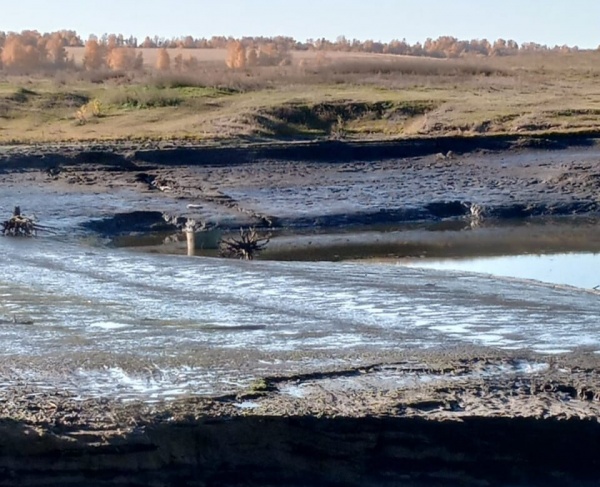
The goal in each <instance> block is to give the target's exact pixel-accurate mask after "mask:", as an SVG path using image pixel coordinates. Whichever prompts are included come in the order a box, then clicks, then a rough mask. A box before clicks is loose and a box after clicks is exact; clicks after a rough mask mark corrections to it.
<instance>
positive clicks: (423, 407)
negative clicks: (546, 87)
mask: <svg viewBox="0 0 600 487" xmlns="http://www.w3.org/2000/svg"><path fill="white" fill-rule="evenodd" d="M563 142H564V141H563ZM28 150H29V151H30V152H27V151H28ZM38 150H39V149H35V150H32V149H27V148H15V149H12V150H10V151H7V152H5V153H4V154H3V155H2V157H1V158H0V159H1V160H2V162H1V163H0V171H2V170H1V168H2V167H4V168H5V169H4V170H3V171H2V172H1V174H0V184H1V185H2V187H3V188H7V189H8V190H11V191H14V196H15V197H19V196H20V195H21V196H24V195H31V194H32V193H34V194H38V195H39V194H42V196H40V197H39V198H40V201H43V200H44V198H51V197H52V196H53V195H56V197H57V200H54V201H58V203H55V204H54V203H52V204H48V205H46V207H44V208H36V209H35V211H36V213H38V218H39V219H40V221H43V222H47V223H50V224H52V225H54V226H56V227H57V228H59V229H61V230H64V231H65V232H71V233H72V234H74V235H75V238H82V237H86V238H89V236H90V235H98V236H100V237H111V238H112V237H115V236H117V235H130V234H132V233H147V232H149V231H158V230H162V231H169V228H168V226H167V227H166V228H165V227H164V226H163V227H160V226H159V225H158V224H159V223H160V222H161V220H162V222H163V224H164V219H162V212H163V211H165V212H167V213H169V214H170V215H172V216H175V217H182V218H187V217H191V218H196V219H199V220H202V221H204V222H206V223H207V225H219V227H220V228H222V229H224V230H225V231H227V230H228V229H230V230H231V229H235V228H237V227H238V226H240V225H256V226H257V227H259V228H263V229H265V230H269V231H274V232H279V234H280V238H279V242H278V240H277V238H275V239H274V240H273V246H272V252H273V254H272V257H273V256H274V255H275V254H276V252H277V249H278V246H279V248H280V249H283V250H282V252H284V253H285V252H289V251H293V249H294V247H295V248H300V249H301V250H302V251H303V252H307V250H306V249H307V248H309V247H310V246H312V245H314V243H315V242H317V243H318V242H323V241H328V242H329V243H326V244H325V245H323V246H324V247H327V245H329V244H330V243H331V241H332V239H333V241H335V239H336V238H340V237H339V234H340V233H341V232H349V235H350V237H349V238H350V239H357V238H358V237H357V235H358V233H357V231H356V230H357V229H359V228H363V227H364V226H365V225H366V226H368V227H369V229H370V230H372V229H373V228H377V226H378V225H383V226H384V227H385V231H383V232H379V233H378V232H375V233H374V234H371V235H370V236H367V238H366V239H365V245H366V246H368V245H371V244H372V243H373V240H374V239H377V238H381V237H382V235H385V237H384V238H387V239H390V242H388V243H389V245H392V246H393V245H394V244H396V243H398V241H399V240H402V241H403V242H406V241H409V240H410V239H407V238H406V234H404V233H403V232H399V235H398V237H397V238H398V239H395V236H390V232H389V228H390V225H392V226H394V225H396V226H398V227H400V228H402V226H403V225H404V226H405V225H411V224H421V223H423V222H426V223H429V224H433V223H436V224H449V225H452V226H453V227H455V226H457V225H458V226H460V227H461V229H463V230H460V231H459V233H460V232H462V233H460V238H461V239H463V240H464V241H465V245H467V246H468V244H470V245H472V241H471V240H472V239H470V238H469V236H470V235H476V236H479V238H481V239H483V236H485V235H487V234H489V235H491V236H488V238H489V240H490V245H492V243H493V241H494V240H495V238H496V237H497V234H496V236H494V231H496V232H497V230H492V229H491V228H492V227H493V228H497V224H498V223H499V222H502V221H505V220H507V219H514V218H518V219H520V221H523V222H527V221H528V219H529V220H530V221H534V220H535V219H536V218H537V219H539V218H541V219H548V218H559V219H562V218H573V217H576V218H578V219H587V220H586V221H588V222H591V223H590V225H589V229H588V232H587V233H586V232H584V235H583V236H581V237H577V235H561V233H560V232H558V234H555V235H552V230H548V232H544V230H543V229H541V230H540V228H541V227H536V230H537V231H539V232H540V238H542V239H543V238H546V239H548V242H550V241H553V240H552V239H554V241H555V242H559V243H560V242H562V241H563V238H564V239H569V238H572V239H573V240H577V239H578V238H579V239H580V240H579V242H580V243H579V245H581V247H582V248H583V247H585V248H586V249H588V250H591V249H595V248H596V247H597V246H598V245H599V244H598V239H597V238H596V237H595V236H594V235H595V233H594V232H595V231H596V230H595V223H594V222H595V219H596V218H598V216H599V215H598V209H599V206H598V205H599V204H600V203H599V201H598V198H597V193H598V188H599V186H600V176H599V174H600V150H598V149H597V148H596V146H595V145H593V144H589V143H586V145H585V146H577V147H570V148H568V147H567V148H564V149H562V150H531V149H523V148H520V147H518V146H517V147H512V148H510V150H506V151H500V152H487V149H486V151H485V152H482V151H481V148H476V150H470V151H466V152H465V153H460V152H454V153H452V154H447V153H446V152H444V155H439V154H436V153H435V152H437V147H436V148H435V149H432V150H430V153H429V154H427V151H423V153H420V154H417V155H415V154H412V155H411V154H409V153H408V152H407V156H406V157H401V156H399V155H398V153H393V154H392V155H393V157H391V158H374V159H372V160H369V158H368V157H360V158H357V159H358V160H354V159H353V157H352V155H351V154H350V155H347V154H346V153H345V152H344V154H346V155H345V156H344V157H343V158H341V159H342V160H340V161H338V162H333V161H331V160H318V161H315V160H312V161H311V160H307V159H303V157H301V156H302V155H303V154H302V153H299V154H297V155H298V157H293V150H291V151H290V152H291V153H292V154H291V155H290V154H288V156H289V157H287V158H285V159H284V160H281V159H280V160H275V159H274V158H269V157H262V156H261V154H258V155H259V156H260V157H257V158H256V159H251V160H246V159H244V160H241V161H240V163H238V164H236V163H235V162H232V161H221V160H215V159H214V155H213V156H211V157H212V159H210V158H207V159H208V160H206V161H204V160H203V152H202V150H198V151H195V152H194V150H192V149H188V152H186V153H185V155H186V158H187V159H185V160H177V159H176V156H178V155H179V156H181V155H182V154H181V153H177V152H173V153H170V152H169V151H170V150H171V149H169V148H162V150H161V151H158V152H157V150H156V148H147V149H146V150H147V152H144V150H140V151H137V152H136V151H132V150H131V148H116V149H115V150H114V151H112V152H111V154H112V156H110V157H109V156H108V155H107V154H108V152H106V151H105V148H100V149H98V150H95V151H91V152H90V151H89V150H88V151H86V150H83V151H82V150H80V148H79V149H78V148H73V149H72V150H71V149H70V150H61V149H60V148H57V149H56V150H55V151H54V152H49V153H48V154H46V155H45V157H41V156H39V153H36V152H35V151H38ZM190 152H191V155H190ZM375 153H376V154H378V155H381V154H380V153H379V152H375ZM57 154H58V155H57ZM85 154H87V156H86V155H85ZM169 156H171V158H169ZM190 159H193V160H194V161H197V162H195V163H190ZM18 163H21V169H22V170H19V169H17V168H18V167H19V165H18ZM2 164H4V166H2ZM140 174H142V175H145V176H140ZM107 194H108V195H112V197H111V198H107V199H106V201H105V202H102V203H99V204H96V205H94V206H88V205H87V203H86V206H85V207H82V206H78V204H79V203H78V201H80V202H81V201H86V202H88V201H94V200H95V201H103V200H102V198H103V197H104V196H103V195H107ZM58 195H61V196H60V198H64V199H63V200H60V198H59V197H58ZM65 195H67V196H68V195H71V196H70V197H66V196H65ZM85 195H89V199H86V197H85ZM115 195H116V198H115ZM115 200H116V201H115ZM31 201H35V197H34V198H33V199H29V200H28V203H30V202H31ZM61 205H62V206H61ZM188 205H194V206H193V207H192V208H190V207H188ZM474 205H477V206H478V207H479V208H480V211H478V212H477V215H476V216H474V214H473V212H472V211H471V208H472V207H473V206H474ZM21 206H22V207H24V210H25V212H26V213H27V211H28V210H33V209H31V208H28V207H27V205H26V204H25V203H21ZM5 210H7V209H6V208H3V211H5ZM134 212H139V213H134ZM115 213H120V214H121V215H120V216H119V218H118V219H115V218H113V217H114V214H115ZM89 222H92V224H91V225H89ZM82 224H83V226H81V225H82ZM170 230H172V231H175V230H176V228H171V229H170ZM416 232H417V233H416V234H418V235H420V237H418V236H417V237H415V238H414V241H413V242H410V241H409V243H410V244H412V245H413V246H414V247H413V248H414V249H418V248H419V245H420V244H422V237H423V235H424V234H425V233H426V232H423V231H422V230H417V231H416ZM333 234H336V235H337V236H336V235H333ZM416 234H414V235H416ZM298 235H301V236H298ZM323 235H325V236H323ZM332 235H333V236H332ZM414 235H413V236H414ZM440 235H445V236H447V234H443V233H441V234H440ZM454 235H458V233H457V234H454ZM463 235H466V236H463ZM522 235H527V232H523V234H522ZM427 237H428V239H429V240H430V244H431V245H433V246H435V242H436V241H439V239H436V236H435V235H432V234H427ZM286 239H287V242H286ZM549 245H550V244H549ZM557 245H558V244H557ZM340 247H344V245H340ZM406 248H408V245H407V247H406ZM421 248H422V247H421ZM396 252H397V255H398V256H399V254H401V253H403V252H402V251H398V249H397V248H396ZM404 253H406V252H404ZM267 256H268V254H265V258H266V257H267ZM2 326H17V325H12V324H6V325H2ZM599 357H600V356H599V355H598V354H597V353H595V352H594V351H590V350H586V349H585V347H581V348H580V349H578V350H576V351H574V352H571V353H568V354H552V355H545V354H540V353H534V352H532V351H531V350H527V349H521V350H516V351H512V352H511V351H499V350H497V349H495V348H494V347H474V346H465V347H462V348H461V347H455V346H453V347H449V348H448V349H447V350H443V349H439V348H437V349H435V350H431V351H426V350H410V351H406V350H403V351H401V352H398V354H396V355H395V356H394V355H393V354H391V355H390V354H389V353H387V354H386V355H385V360H380V361H378V360H376V357H373V360H372V361H371V363H370V364H366V365H365V364H364V363H362V364H361V365H360V366H359V367H356V368H352V367H346V368H341V369H340V368H333V369H331V370H322V371H314V370H313V371H310V372H309V373H306V374H303V373H292V374H285V373H282V374H277V373H275V374H273V375H270V376H267V377H264V378H263V379H262V380H257V381H256V382H255V383H254V384H252V385H250V386H248V387H244V388H242V389H240V390H239V391H237V392H236V393H234V394H227V395H225V396H219V397H203V398H198V397H189V398H181V399H178V400H175V401H168V402H158V403H154V404H150V403H147V402H144V403H140V402H135V401H133V402H123V401H121V400H116V399H110V398H94V399H82V398H80V397H77V395H76V394H74V393H72V392H66V391H60V390H52V389H50V390H43V389H40V388H39V387H36V386H35V385H31V384H28V383H27V382H21V383H14V384H9V385H5V386H4V388H3V389H2V391H1V393H0V398H1V401H0V402H1V408H2V417H3V420H2V424H0V428H2V429H3V432H4V434H3V435H2V437H3V438H4V439H3V440H2V443H1V444H0V448H2V451H4V452H5V454H4V455H2V457H1V459H0V470H2V471H3V472H4V473H5V475H4V477H3V480H0V485H54V484H56V485H58V484H60V485H79V484H81V482H83V481H85V482H86V483H87V484H88V485H108V484H112V485H114V484H115V483H117V484H118V483H121V484H123V485H141V484H147V485H175V484H176V483H177V482H179V483H180V484H181V483H183V484H188V485H357V486H358V485H456V484H460V485H528V486H529V485H593V484H594V482H595V479H596V473H597V459H596V458H595V454H594V452H595V451H597V447H598V446H599V445H598V438H599V437H600V435H598V433H599V432H600V428H599V425H598V421H597V419H598V408H599V407H600V380H599V378H598V372H599V371H600V364H599V363H598V361H599ZM21 360H25V361H26V359H25V358H22V359H21ZM12 366H14V364H11V363H4V364H1V367H0V370H2V372H3V375H4V376H5V377H6V376H9V377H10V370H11V367H12ZM15 445H16V446H15ZM32 465H33V466H32Z"/></svg>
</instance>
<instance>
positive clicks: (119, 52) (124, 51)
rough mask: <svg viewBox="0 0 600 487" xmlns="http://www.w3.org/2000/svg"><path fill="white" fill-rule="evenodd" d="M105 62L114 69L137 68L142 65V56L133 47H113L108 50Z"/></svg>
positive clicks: (127, 69) (126, 69)
mask: <svg viewBox="0 0 600 487" xmlns="http://www.w3.org/2000/svg"><path fill="white" fill-rule="evenodd" d="M106 64H107V65H108V67H109V68H110V69H112V70H114V71H116V70H118V71H129V70H139V69H141V68H142V67H143V65H144V57H143V55H142V53H141V52H136V50H135V48H133V47H115V48H113V49H111V50H110V51H109V53H108V56H107V58H106Z"/></svg>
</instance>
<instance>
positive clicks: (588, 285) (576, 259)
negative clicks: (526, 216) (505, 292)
mask: <svg viewBox="0 0 600 487" xmlns="http://www.w3.org/2000/svg"><path fill="white" fill-rule="evenodd" d="M406 264H407V265H409V266H411V267H419V268H423V269H438V270H453V271H460V272H476V273H480V274H488V275H492V276H503V277H514V278H517V279H532V280H536V281H542V282H546V283H550V284H557V285H567V286H575V287H580V288H584V289H597V288H599V287H600V272H599V271H600V254H598V253H590V252H583V253H561V254H541V255H505V256H496V257H477V258H470V259H419V260H414V261H408V262H406Z"/></svg>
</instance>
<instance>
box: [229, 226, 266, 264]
mask: <svg viewBox="0 0 600 487" xmlns="http://www.w3.org/2000/svg"><path fill="white" fill-rule="evenodd" d="M270 240H271V234H270V233H269V234H267V235H266V236H264V237H261V236H259V234H258V233H257V232H256V229H255V228H247V229H243V228H240V236H239V237H238V238H228V239H223V240H221V242H219V255H220V256H221V257H228V258H234V259H235V258H237V259H243V260H252V259H254V257H255V255H257V254H258V253H260V252H262V251H263V250H264V249H265V248H266V247H267V244H268V243H269V241H270Z"/></svg>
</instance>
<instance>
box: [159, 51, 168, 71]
mask: <svg viewBox="0 0 600 487" xmlns="http://www.w3.org/2000/svg"><path fill="white" fill-rule="evenodd" d="M156 69H157V70H158V71H169V69H171V57H170V56H169V53H168V52H167V50H166V49H165V48H164V47H163V48H161V49H160V50H159V51H158V56H157V58H156Z"/></svg>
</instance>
